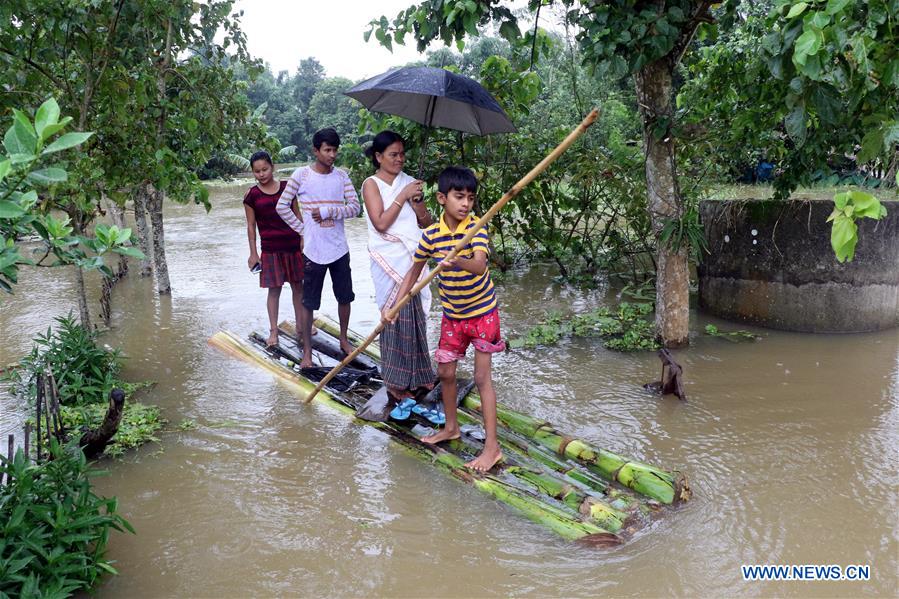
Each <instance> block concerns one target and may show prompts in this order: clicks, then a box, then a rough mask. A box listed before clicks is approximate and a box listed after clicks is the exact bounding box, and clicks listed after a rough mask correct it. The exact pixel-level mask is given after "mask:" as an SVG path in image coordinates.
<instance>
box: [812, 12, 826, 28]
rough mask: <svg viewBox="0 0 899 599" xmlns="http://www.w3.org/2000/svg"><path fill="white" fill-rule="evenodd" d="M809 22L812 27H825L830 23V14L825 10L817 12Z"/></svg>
mask: <svg viewBox="0 0 899 599" xmlns="http://www.w3.org/2000/svg"><path fill="white" fill-rule="evenodd" d="M806 18H808V17H806ZM809 23H811V25H812V27H815V28H817V29H824V28H825V27H826V26H827V25H829V24H830V15H828V14H827V13H825V12H820V11H819V12H816V13H815V14H814V15H813V16H812V18H811V20H810V21H809Z"/></svg>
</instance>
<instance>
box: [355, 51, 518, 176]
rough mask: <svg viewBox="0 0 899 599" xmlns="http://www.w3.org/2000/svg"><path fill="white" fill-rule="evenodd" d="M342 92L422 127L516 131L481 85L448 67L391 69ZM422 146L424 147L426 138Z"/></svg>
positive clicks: (476, 130)
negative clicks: (449, 69) (448, 69)
mask: <svg viewBox="0 0 899 599" xmlns="http://www.w3.org/2000/svg"><path fill="white" fill-rule="evenodd" d="M344 94H346V95H347V96H349V97H351V98H354V99H356V100H359V101H360V102H361V103H362V104H363V105H364V106H365V107H366V108H368V109H369V110H371V111H373V112H384V113H387V114H393V115H396V116H401V117H403V118H407V119H410V120H413V121H415V122H417V123H421V124H422V125H425V126H426V127H443V128H445V129H453V130H456V131H462V132H464V133H474V134H477V135H488V134H490V133H512V132H514V131H516V130H517V129H516V128H515V125H513V124H512V121H510V120H509V117H508V116H506V113H505V112H503V109H502V108H501V107H500V105H499V103H498V102H497V101H496V100H495V99H494V98H493V96H491V95H490V94H489V93H487V90H485V89H484V88H483V87H481V84H480V83H478V82H477V81H475V80H474V79H471V78H469V77H465V76H464V75H458V74H456V73H451V72H450V71H447V70H446V69H438V68H434V67H404V68H399V69H394V70H392V71H387V72H386V73H382V74H380V75H376V76H375V77H372V78H371V79H366V80H365V81H363V82H362V83H360V84H358V85H356V86H354V87H353V88H352V89H349V90H347V91H346V92H344ZM424 145H425V146H426V145H427V137H425V142H424ZM422 159H424V147H423V148H422ZM420 170H421V166H420V167H419V171H420ZM419 176H421V173H420V172H419Z"/></svg>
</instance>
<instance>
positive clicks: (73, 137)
mask: <svg viewBox="0 0 899 599" xmlns="http://www.w3.org/2000/svg"><path fill="white" fill-rule="evenodd" d="M91 135H93V133H91V132H81V131H77V132H73V133H66V134H65V135H63V136H62V137H60V138H59V139H57V140H56V141H54V142H53V143H52V144H50V145H49V146H47V147H46V148H44V151H43V152H41V154H52V153H53V152H60V151H62V150H67V149H69V148H74V147H75V146H77V145H80V144H83V143H84V142H85V141H87V140H88V139H89V138H90V136H91Z"/></svg>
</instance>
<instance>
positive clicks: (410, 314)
mask: <svg viewBox="0 0 899 599" xmlns="http://www.w3.org/2000/svg"><path fill="white" fill-rule="evenodd" d="M365 155H366V156H368V157H369V158H370V159H371V161H372V165H374V167H375V169H377V170H376V171H375V174H374V175H372V176H371V177H369V178H368V179H366V180H365V182H364V183H363V184H362V199H363V201H364V202H365V217H366V220H367V221H368V253H369V257H370V258H371V276H372V279H373V280H374V284H375V301H376V302H377V304H378V309H382V308H383V307H384V305H385V304H387V305H391V304H393V303H394V301H395V300H396V295H397V293H398V292H399V287H400V284H401V283H402V282H403V278H404V277H405V276H406V273H407V272H408V270H409V268H411V266H412V255H413V254H414V253H415V249H416V248H417V247H418V242H419V240H420V239H421V229H423V228H425V227H427V226H428V225H430V224H431V222H432V220H431V215H430V214H429V213H428V211H427V208H426V207H425V204H424V202H423V201H422V199H423V196H422V182H421V181H419V180H416V179H413V178H412V177H411V176H409V175H407V174H406V173H404V172H403V165H404V164H405V162H406V152H405V143H404V141H403V138H402V137H400V136H399V135H398V134H396V133H394V132H393V131H382V132H380V133H378V134H377V135H376V136H375V138H374V140H373V141H372V144H371V146H370V147H369V148H367V149H366V151H365ZM424 276H427V269H425V270H424V271H423V272H422V277H424ZM430 307H431V292H430V290H429V289H428V288H427V287H426V288H425V289H423V290H422V292H421V293H420V294H419V295H417V296H415V298H413V300H412V301H410V302H409V303H408V304H406V305H405V306H403V308H402V310H401V311H400V313H399V315H398V317H397V319H396V322H395V323H393V324H390V325H387V326H386V327H385V328H384V330H383V331H381V358H382V362H381V371H382V372H381V374H382V376H383V378H384V384H385V385H386V386H387V390H388V391H389V393H390V394H391V395H392V396H393V397H394V398H395V399H396V400H400V399H403V398H405V397H410V396H414V395H415V393H416V391H417V390H420V389H421V388H426V389H430V388H431V387H432V386H433V384H434V380H435V379H436V377H437V374H436V372H435V371H434V367H433V365H432V364H431V359H430V355H429V353H428V341H427V326H426V324H427V323H426V320H425V314H426V313H427V311H428V310H429V309H430Z"/></svg>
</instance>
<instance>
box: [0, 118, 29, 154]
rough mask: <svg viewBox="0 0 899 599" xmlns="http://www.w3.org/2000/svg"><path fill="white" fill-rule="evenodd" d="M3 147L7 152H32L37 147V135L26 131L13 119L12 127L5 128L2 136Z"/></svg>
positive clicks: (26, 129)
mask: <svg viewBox="0 0 899 599" xmlns="http://www.w3.org/2000/svg"><path fill="white" fill-rule="evenodd" d="M3 147H5V148H6V151H7V152H8V153H9V154H31V155H33V154H34V150H35V148H36V147H37V137H36V136H35V135H34V133H31V132H30V131H28V128H27V127H25V126H24V125H23V124H22V123H21V122H19V121H18V120H13V124H12V127H10V128H9V129H7V131H6V135H4V136H3Z"/></svg>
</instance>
